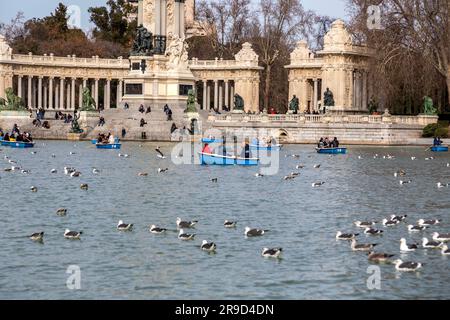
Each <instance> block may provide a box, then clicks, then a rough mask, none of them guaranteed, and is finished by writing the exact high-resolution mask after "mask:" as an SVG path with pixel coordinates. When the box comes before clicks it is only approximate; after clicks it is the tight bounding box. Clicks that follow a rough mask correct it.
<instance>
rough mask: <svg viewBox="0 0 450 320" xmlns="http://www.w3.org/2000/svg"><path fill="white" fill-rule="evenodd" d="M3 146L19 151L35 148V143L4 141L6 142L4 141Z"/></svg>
mask: <svg viewBox="0 0 450 320" xmlns="http://www.w3.org/2000/svg"><path fill="white" fill-rule="evenodd" d="M1 144H2V146H5V147H11V148H18V149H24V148H33V147H34V142H23V141H4V140H2V142H1Z"/></svg>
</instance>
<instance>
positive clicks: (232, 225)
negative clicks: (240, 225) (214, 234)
mask: <svg viewBox="0 0 450 320" xmlns="http://www.w3.org/2000/svg"><path fill="white" fill-rule="evenodd" d="M236 225H237V222H236V221H229V220H225V222H224V223H223V226H224V227H225V228H227V229H231V228H236Z"/></svg>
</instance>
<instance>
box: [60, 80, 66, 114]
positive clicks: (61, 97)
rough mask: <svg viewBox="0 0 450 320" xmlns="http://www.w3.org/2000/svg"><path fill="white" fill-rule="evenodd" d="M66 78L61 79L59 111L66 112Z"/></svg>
mask: <svg viewBox="0 0 450 320" xmlns="http://www.w3.org/2000/svg"><path fill="white" fill-rule="evenodd" d="M64 82H65V79H64V78H60V79H59V109H61V110H64Z"/></svg>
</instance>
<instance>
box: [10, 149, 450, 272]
mask: <svg viewBox="0 0 450 320" xmlns="http://www.w3.org/2000/svg"><path fill="white" fill-rule="evenodd" d="M75 146H76V145H75ZM140 147H142V145H140ZM155 151H156V156H157V158H158V159H166V156H165V155H164V154H163V152H162V151H161V149H160V147H157V148H156V149H155ZM31 154H36V152H35V151H33V152H31ZM69 155H76V153H75V152H70V153H69ZM51 156H52V158H54V157H56V156H55V154H52V155H51ZM118 156H119V157H122V158H129V157H130V155H128V154H122V153H119V154H118ZM286 157H291V158H293V159H299V158H300V155H298V154H293V155H286ZM309 157H311V156H309ZM331 157H332V156H329V158H331ZM373 158H374V159H386V160H394V159H395V156H393V155H390V154H388V155H384V156H380V155H378V154H375V155H374V156H373ZM4 159H5V160H6V161H8V163H9V164H11V167H10V168H5V169H4V171H5V172H13V171H20V172H21V173H22V174H30V173H31V171H30V170H27V169H23V168H21V167H20V166H18V165H17V162H16V161H14V160H11V159H10V158H9V157H8V156H4ZM358 159H360V160H362V159H363V157H362V156H358ZM411 160H412V161H416V160H417V157H414V156H413V157H411ZM425 160H426V161H431V160H434V157H427V158H425ZM447 167H450V163H448V164H447ZM295 168H296V169H297V170H301V169H305V168H306V165H304V164H299V165H297V166H296V167H295ZM312 168H313V169H316V170H318V169H320V168H321V164H315V165H313V166H312ZM168 170H169V169H168V168H158V170H157V171H158V173H165V172H167V171H168ZM50 173H51V174H56V173H58V170H57V169H51V171H50ZM64 174H65V175H67V176H70V177H72V178H76V177H80V176H81V175H82V173H81V172H80V171H78V170H77V169H75V168H74V167H69V166H67V167H64ZM92 174H95V175H96V174H100V170H99V169H97V168H92ZM138 176H141V177H145V176H148V173H147V172H139V173H138ZM255 176H256V177H264V175H262V174H261V173H256V174H255ZM299 176H300V172H291V173H290V174H288V175H286V176H284V178H283V180H285V181H287V180H293V179H296V178H297V177H299ZM405 176H407V173H406V171H405V170H398V171H396V172H394V177H396V178H399V177H405ZM211 181H212V182H214V183H218V178H213V179H211ZM325 183H326V182H324V181H318V182H314V183H312V187H313V188H317V187H321V186H323V185H325ZM399 183H400V185H405V184H410V183H412V181H411V180H400V181H399ZM437 187H438V188H445V187H450V184H444V183H441V182H438V183H437ZM80 188H81V189H82V190H88V188H89V186H88V185H87V184H81V185H80ZM30 189H31V191H32V192H37V191H38V188H37V187H35V186H32V187H31V188H30ZM56 214H57V215H58V216H65V215H66V214H67V209H65V208H60V209H58V210H57V212H56ZM406 219H407V215H404V216H395V215H392V216H391V217H389V218H385V219H383V220H382V221H381V222H377V221H370V222H362V221H356V222H354V224H355V226H356V227H358V228H362V229H364V234H366V235H369V236H382V235H383V233H384V232H385V230H380V229H376V228H375V225H376V224H378V223H381V224H382V225H383V227H385V228H392V227H396V226H398V225H399V224H401V223H404V222H405V221H406ZM441 222H442V221H441V220H437V219H433V220H425V219H420V220H419V221H417V225H408V226H407V229H408V231H409V232H410V233H415V232H424V231H426V230H427V229H428V228H430V227H432V226H435V225H437V224H440V223H441ZM197 223H198V221H183V220H182V219H181V218H178V219H177V221H176V225H177V229H178V239H180V240H182V241H192V240H194V239H195V236H196V234H195V233H188V232H186V231H185V230H186V229H193V228H195V225H196V224H197ZM224 227H225V228H228V229H234V228H236V227H237V222H236V221H228V220H226V221H225V222H224ZM117 230H119V231H132V230H133V224H127V223H124V222H123V221H122V220H120V221H119V222H118V224H117ZM148 230H149V232H150V233H152V234H164V233H166V232H167V231H171V230H169V229H167V228H162V227H159V226H157V225H151V226H149V228H148ZM266 232H268V230H264V229H253V228H250V227H246V228H245V232H244V234H245V236H246V237H259V236H263V235H264V234H265V233H266ZM82 234H83V232H82V231H72V230H69V229H66V230H65V231H64V237H65V238H67V239H76V240H79V239H81V235H82ZM358 236H359V233H342V232H338V233H337V234H336V239H337V240H347V241H350V242H351V244H350V248H351V249H352V250H353V251H360V252H367V254H368V259H369V260H370V261H372V262H377V263H393V264H394V265H395V268H396V269H397V270H399V271H417V270H419V269H420V268H422V267H423V263H420V262H403V261H401V260H400V259H397V260H395V261H392V258H393V257H394V256H395V255H394V254H389V253H377V252H374V249H375V247H376V246H378V244H375V243H369V244H361V243H358V242H357V240H356V238H357V237H358ZM29 238H30V239H31V240H33V241H36V242H41V243H43V239H44V232H37V233H33V234H32V235H30V236H29ZM449 241H450V234H439V233H437V232H435V233H433V235H432V240H428V239H427V238H425V237H424V238H423V241H422V247H423V248H424V249H439V250H441V253H442V254H443V255H450V250H449V248H448V246H447V245H446V243H447V242H449ZM419 247H420V244H418V243H414V244H408V243H407V241H406V239H404V238H402V239H401V240H400V251H401V252H402V253H405V252H411V251H415V250H417V249H418V248H419ZM200 248H201V249H202V250H204V251H207V252H209V253H213V252H215V251H216V249H217V245H216V244H215V243H214V242H209V241H207V240H203V241H202V243H201V245H200ZM282 251H283V249H282V248H263V250H262V256H264V257H269V258H277V259H278V258H280V257H281V254H282Z"/></svg>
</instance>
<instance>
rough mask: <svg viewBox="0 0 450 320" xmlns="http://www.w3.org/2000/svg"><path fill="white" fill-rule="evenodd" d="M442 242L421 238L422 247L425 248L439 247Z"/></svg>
mask: <svg viewBox="0 0 450 320" xmlns="http://www.w3.org/2000/svg"><path fill="white" fill-rule="evenodd" d="M443 245H444V243H442V242H440V241H430V240H428V239H427V238H423V239H422V247H424V248H425V249H440V248H441V247H442V246H443Z"/></svg>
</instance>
